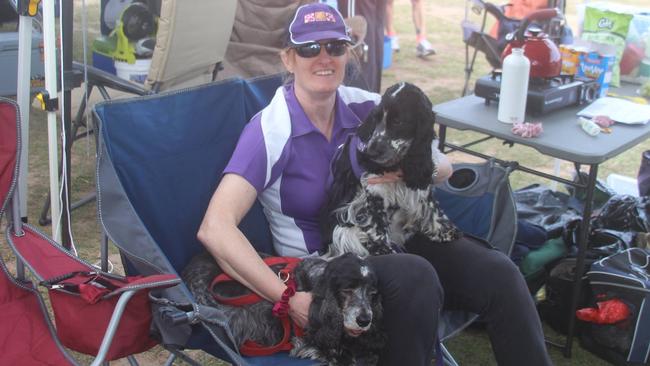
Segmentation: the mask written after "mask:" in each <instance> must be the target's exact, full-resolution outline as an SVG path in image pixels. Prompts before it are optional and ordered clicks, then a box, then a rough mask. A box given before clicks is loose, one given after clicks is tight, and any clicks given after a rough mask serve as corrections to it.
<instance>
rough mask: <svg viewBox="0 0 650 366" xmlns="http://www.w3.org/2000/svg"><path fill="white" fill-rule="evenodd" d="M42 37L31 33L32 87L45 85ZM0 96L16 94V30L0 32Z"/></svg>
mask: <svg viewBox="0 0 650 366" xmlns="http://www.w3.org/2000/svg"><path fill="white" fill-rule="evenodd" d="M42 42H43V37H42V36H41V35H40V34H37V33H36V32H34V33H32V50H31V67H30V70H31V74H30V75H31V80H30V87H31V88H32V89H34V88H38V87H43V86H44V85H45V66H44V65H43V53H42V48H41V44H42ZM0 70H2V71H1V72H0V96H11V95H16V89H17V85H18V75H17V72H16V71H17V70H18V32H4V33H0Z"/></svg>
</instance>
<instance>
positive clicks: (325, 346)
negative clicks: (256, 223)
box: [182, 252, 386, 365]
mask: <svg viewBox="0 0 650 366" xmlns="http://www.w3.org/2000/svg"><path fill="white" fill-rule="evenodd" d="M271 268H272V269H275V268H274V267H273V266H272V267H271ZM220 273H222V271H221V269H220V268H219V266H218V265H217V263H216V262H215V261H214V259H213V258H212V256H210V254H208V253H207V252H205V253H202V254H199V255H197V256H195V257H194V258H192V260H191V261H190V263H189V264H188V265H187V266H186V267H185V270H184V271H183V273H182V278H183V281H184V282H185V284H186V285H187V286H188V288H189V290H190V292H191V293H192V294H193V295H194V297H195V299H196V301H197V302H198V303H200V304H204V305H209V306H212V307H216V308H220V309H222V310H223V311H224V312H225V314H226V316H227V317H228V325H229V326H230V329H231V331H232V335H233V337H234V339H235V341H236V342H237V344H238V345H239V346H240V347H241V346H242V345H243V344H244V342H245V341H252V342H255V343H257V344H258V345H260V346H263V347H271V346H274V345H277V344H279V343H280V342H281V341H282V339H283V337H284V336H285V329H284V328H283V324H282V321H281V320H280V319H279V318H277V317H275V316H273V315H272V308H273V304H272V303H271V302H269V301H265V300H262V301H259V302H256V303H254V304H250V305H244V306H230V305H224V304H222V303H219V302H217V300H215V296H214V295H215V291H218V292H219V296H220V297H238V296H245V295H247V294H250V293H251V292H250V290H248V289H247V288H246V287H244V286H243V285H241V284H239V283H237V282H235V281H233V282H231V283H229V284H227V286H225V287H220V288H218V289H217V288H215V287H213V286H212V281H213V279H214V278H215V277H216V276H217V275H219V274H220ZM293 275H294V278H295V281H296V289H297V291H308V292H311V294H312V303H311V306H310V308H309V317H308V325H307V327H306V328H305V329H304V330H303V334H302V336H301V337H297V336H294V337H293V339H292V340H291V344H292V346H293V348H292V349H291V354H292V355H294V356H296V357H301V358H309V359H314V360H319V361H321V362H324V363H326V364H328V365H375V364H376V363H377V361H378V358H379V353H380V351H381V350H382V348H383V347H384V345H385V343H386V335H385V333H384V332H383V331H382V330H381V319H382V306H381V298H380V295H379V293H378V292H377V277H376V275H375V273H374V271H373V270H372V268H371V267H370V266H369V265H368V263H367V262H366V261H365V260H364V259H362V258H360V257H359V256H357V255H354V254H346V255H342V256H339V257H336V258H332V259H330V260H324V259H320V258H317V257H309V258H305V259H303V260H302V261H301V262H300V264H298V265H297V267H296V268H295V269H294V272H293Z"/></svg>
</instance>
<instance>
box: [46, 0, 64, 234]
mask: <svg viewBox="0 0 650 366" xmlns="http://www.w3.org/2000/svg"><path fill="white" fill-rule="evenodd" d="M54 7H55V2H54V1H43V43H44V53H45V90H46V91H47V94H48V95H49V97H50V98H56V96H57V87H56V75H57V70H56V64H57V61H56V34H55V33H56V27H55V19H54ZM56 123H57V122H56V111H54V110H51V111H48V112H47V145H48V158H49V168H50V192H51V194H50V212H51V214H52V238H53V239H54V240H55V241H56V242H59V243H60V242H61V206H60V205H59V149H58V143H57V141H58V139H57V133H58V131H57V124H56Z"/></svg>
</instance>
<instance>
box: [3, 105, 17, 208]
mask: <svg viewBox="0 0 650 366" xmlns="http://www.w3.org/2000/svg"><path fill="white" fill-rule="evenodd" d="M16 118H17V116H16V107H15V106H14V105H13V104H10V103H6V102H5V103H3V102H0V205H2V204H3V203H4V202H5V199H6V198H7V193H9V186H10V185H11V181H12V180H13V177H14V170H15V167H16V148H17V146H16V133H17V132H16ZM1 208H2V207H0V209H1Z"/></svg>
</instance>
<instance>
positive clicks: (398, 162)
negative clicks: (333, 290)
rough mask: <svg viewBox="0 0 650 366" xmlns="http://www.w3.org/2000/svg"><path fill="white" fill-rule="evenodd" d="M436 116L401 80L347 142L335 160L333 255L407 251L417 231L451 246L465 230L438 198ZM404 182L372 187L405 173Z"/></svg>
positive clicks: (330, 221) (326, 225)
mask: <svg viewBox="0 0 650 366" xmlns="http://www.w3.org/2000/svg"><path fill="white" fill-rule="evenodd" d="M434 122H435V115H434V113H433V110H432V105H431V102H430V101H429V99H428V98H427V96H426V95H425V94H424V93H423V92H422V90H420V89H419V88H418V87H417V86H415V85H413V84H409V83H399V84H396V85H393V86H391V87H390V88H388V89H387V90H386V92H385V93H384V95H383V96H382V98H381V102H380V103H379V105H378V106H377V107H375V108H374V109H373V110H372V111H371V112H370V115H369V116H368V118H366V120H365V121H363V123H362V124H361V125H360V126H359V128H358V129H357V133H356V135H351V136H349V137H348V139H347V141H346V142H345V144H344V145H343V146H342V147H341V148H340V149H339V152H338V154H337V156H336V157H335V158H334V161H333V162H332V176H331V178H332V185H331V188H330V191H329V196H328V201H327V204H326V205H325V207H324V209H323V212H322V214H323V215H324V218H323V219H322V220H321V223H322V224H323V227H322V233H323V238H324V243H325V245H327V248H328V249H327V250H328V252H327V253H326V255H327V256H337V255H340V254H341V253H356V254H358V255H360V256H362V257H364V256H367V255H379V254H387V253H394V252H401V251H403V244H404V243H405V242H406V241H407V240H408V239H409V238H411V237H412V236H413V235H415V234H421V235H424V236H425V237H427V238H428V239H430V240H431V241H433V242H449V241H452V240H454V239H456V238H458V237H459V231H458V230H457V229H456V227H455V226H454V225H453V224H452V223H451V221H450V220H449V219H448V218H447V217H446V216H445V214H444V213H443V212H442V211H441V209H440V208H439V205H438V203H437V201H436V199H435V197H434V196H433V177H434V176H435V175H436V174H437V170H436V164H435V160H436V154H434V153H437V154H439V152H438V150H437V149H436V148H432V146H431V145H432V143H433V141H434V139H435V137H436V135H435V131H434V129H433V124H434ZM400 171H401V174H402V177H401V180H398V181H396V182H390V183H377V184H368V178H371V177H376V176H378V175H381V174H384V173H391V172H400Z"/></svg>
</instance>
